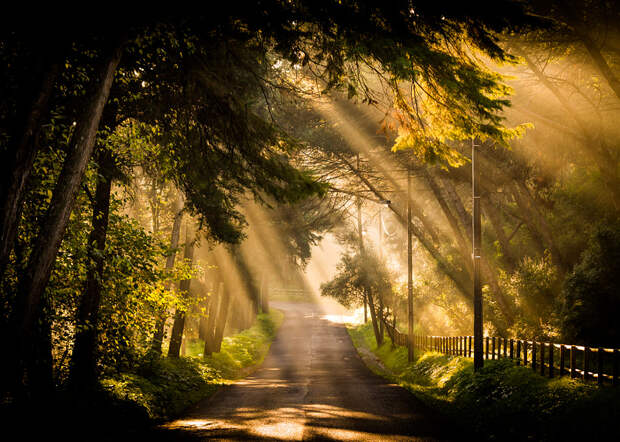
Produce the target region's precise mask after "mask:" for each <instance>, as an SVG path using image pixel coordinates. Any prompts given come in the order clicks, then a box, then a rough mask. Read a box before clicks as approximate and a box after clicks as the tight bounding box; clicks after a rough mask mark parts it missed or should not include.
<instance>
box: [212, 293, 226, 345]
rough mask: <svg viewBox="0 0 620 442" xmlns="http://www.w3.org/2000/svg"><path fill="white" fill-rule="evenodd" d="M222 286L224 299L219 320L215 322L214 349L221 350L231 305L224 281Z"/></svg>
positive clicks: (218, 316) (221, 303) (218, 315)
mask: <svg viewBox="0 0 620 442" xmlns="http://www.w3.org/2000/svg"><path fill="white" fill-rule="evenodd" d="M220 284H221V287H222V299H221V301H220V308H219V312H218V314H217V321H216V324H215V340H214V341H215V346H214V349H213V351H214V352H216V353H217V352H219V351H220V350H221V349H222V339H224V329H225V328H226V320H227V319H228V308H229V306H230V293H229V292H228V291H227V290H226V287H225V286H224V284H223V283H220Z"/></svg>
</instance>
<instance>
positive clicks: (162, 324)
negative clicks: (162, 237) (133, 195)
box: [151, 195, 183, 355]
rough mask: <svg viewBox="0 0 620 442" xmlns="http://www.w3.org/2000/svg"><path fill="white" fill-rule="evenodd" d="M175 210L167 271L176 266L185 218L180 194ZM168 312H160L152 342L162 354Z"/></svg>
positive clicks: (155, 349)
mask: <svg viewBox="0 0 620 442" xmlns="http://www.w3.org/2000/svg"><path fill="white" fill-rule="evenodd" d="M173 210H174V212H175V215H174V221H173V223H172V232H171V233H170V248H171V249H172V253H171V254H170V255H169V256H168V257H167V258H166V272H169V271H171V270H172V269H173V268H174V260H175V258H176V255H177V252H176V249H177V247H179V236H180V234H181V222H182V220H183V200H182V198H181V196H180V195H179V196H178V197H177V199H176V200H175V204H174V206H173ZM166 289H167V290H169V289H170V284H167V285H166ZM166 317H167V312H166V310H165V309H164V310H163V311H161V312H159V314H158V317H157V321H156V323H155V333H154V334H153V342H152V343H151V351H152V352H153V353H155V354H157V355H160V354H161V346H162V343H163V341H164V333H165V330H166Z"/></svg>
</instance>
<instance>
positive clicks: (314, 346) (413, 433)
mask: <svg viewBox="0 0 620 442" xmlns="http://www.w3.org/2000/svg"><path fill="white" fill-rule="evenodd" d="M280 307H281V308H283V310H285V314H286V315H285V319H284V323H283V324H282V327H281V328H280V331H279V332H278V336H277V337H276V339H275V340H274V342H273V344H272V346H271V350H270V352H269V355H268V356H267V357H266V359H265V361H264V363H263V365H262V367H261V368H260V369H258V370H257V371H256V372H254V374H253V375H251V376H249V377H247V378H245V379H244V380H241V381H240V382H238V383H236V384H234V385H232V386H229V387H227V388H224V389H222V390H220V391H219V392H217V393H216V394H215V395H214V396H212V397H211V398H209V399H208V400H206V401H204V402H202V403H200V404H199V405H198V406H197V407H196V408H195V409H194V410H193V411H191V412H190V413H189V414H188V415H187V416H185V417H184V418H183V419H180V420H178V421H175V422H172V423H171V424H169V425H168V428H169V429H168V430H167V431H165V432H163V433H160V434H159V436H160V437H161V438H162V439H164V440H196V439H197V440H200V439H224V440H231V439H232V440H252V439H263V440H433V441H434V440H451V439H456V437H455V436H454V435H453V434H452V435H451V433H452V431H453V430H452V429H451V428H450V425H449V424H446V422H445V421H442V420H441V419H440V418H439V417H437V416H436V415H434V414H433V413H432V412H431V411H429V410H428V409H426V407H424V405H423V404H421V403H420V402H419V401H417V400H416V399H415V398H414V397H413V396H412V395H411V394H410V393H409V392H407V391H406V390H404V389H402V388H400V387H398V386H396V385H393V384H389V383H388V382H387V381H385V380H384V379H383V378H381V377H379V376H377V375H375V374H373V373H372V372H370V371H369V370H368V369H367V368H366V366H365V365H364V363H363V361H362V360H361V359H360V357H359V356H358V354H357V352H356V350H355V348H354V347H353V345H352V343H351V340H350V338H349V335H348V334H347V331H346V329H345V328H344V326H343V325H341V324H338V323H334V322H331V321H329V320H327V319H325V318H324V317H323V315H322V313H321V311H320V309H319V307H318V306H316V305H312V304H283V305H281V306H280Z"/></svg>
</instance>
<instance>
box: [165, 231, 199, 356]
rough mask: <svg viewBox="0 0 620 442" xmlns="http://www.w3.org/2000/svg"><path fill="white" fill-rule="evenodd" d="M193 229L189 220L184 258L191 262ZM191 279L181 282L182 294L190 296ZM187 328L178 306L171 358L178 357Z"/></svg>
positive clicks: (170, 351)
mask: <svg viewBox="0 0 620 442" xmlns="http://www.w3.org/2000/svg"><path fill="white" fill-rule="evenodd" d="M193 239H194V238H193V230H192V228H191V226H190V222H189V221H188V223H187V227H186V230H185V251H184V253H183V258H184V259H185V260H186V261H189V263H190V264H192V263H193V260H194V242H193ZM191 282H192V281H191V279H184V280H183V281H181V284H179V290H180V291H181V296H189V288H190V283H191ZM184 329H185V310H184V309H181V308H177V311H176V313H175V314H174V323H173V324H172V332H171V333H170V346H169V348H168V357H169V358H178V357H179V353H180V351H181V343H182V342H183V331H184Z"/></svg>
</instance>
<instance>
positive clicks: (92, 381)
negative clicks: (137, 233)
mask: <svg viewBox="0 0 620 442" xmlns="http://www.w3.org/2000/svg"><path fill="white" fill-rule="evenodd" d="M98 163H99V175H100V176H101V178H100V179H99V181H98V182H97V187H96V190H95V200H94V203H93V221H92V230H91V232H90V235H89V236H88V245H87V247H88V267H87V272H86V285H85V288H84V294H83V295H82V298H81V300H80V306H79V309H78V317H77V327H76V330H77V331H76V335H75V344H74V346H73V357H72V367H71V383H72V385H73V387H74V388H75V389H77V390H80V389H83V388H85V389H92V388H93V387H95V385H96V381H97V370H96V352H95V349H96V345H97V320H98V314H99V305H100V302H101V290H102V287H101V281H102V280H103V267H104V250H105V243H106V236H107V232H108V215H109V212H110V196H111V191H112V167H114V165H113V163H112V158H111V155H110V153H109V152H105V153H103V154H102V158H101V159H100V160H99V161H98Z"/></svg>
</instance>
